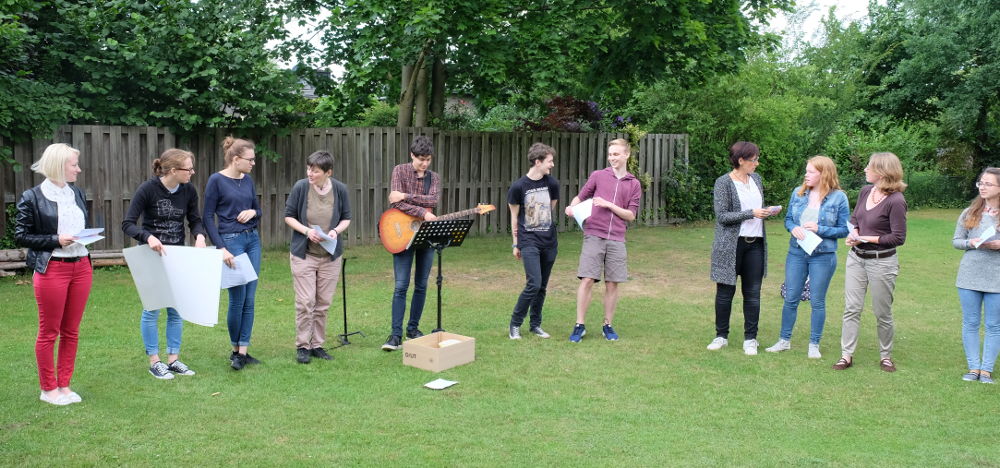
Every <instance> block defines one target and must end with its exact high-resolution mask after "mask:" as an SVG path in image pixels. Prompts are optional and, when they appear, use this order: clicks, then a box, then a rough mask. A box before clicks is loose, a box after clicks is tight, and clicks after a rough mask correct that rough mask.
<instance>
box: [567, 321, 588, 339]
mask: <svg viewBox="0 0 1000 468" xmlns="http://www.w3.org/2000/svg"><path fill="white" fill-rule="evenodd" d="M586 334H587V328H586V327H584V326H583V324H581V323H578V324H576V326H575V327H573V333H570V334H569V341H570V342H571V343H579V342H580V340H582V339H583V335H586Z"/></svg>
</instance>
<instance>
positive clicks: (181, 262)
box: [122, 245, 223, 327]
mask: <svg viewBox="0 0 1000 468" xmlns="http://www.w3.org/2000/svg"><path fill="white" fill-rule="evenodd" d="M164 251H165V252H166V255H164V256H160V254H158V253H156V252H155V251H153V250H152V249H150V248H149V246H148V245H140V246H136V247H129V248H127V249H123V250H122V253H123V254H124V256H125V261H126V262H128V267H129V271H130V272H131V273H132V279H133V281H135V286H136V289H137V290H138V291H139V298H140V300H141V301H142V307H143V308H144V309H146V310H153V309H162V308H164V307H173V308H174V309H177V313H178V314H180V316H181V318H183V319H184V320H187V321H189V322H191V323H196V324H198V325H204V326H207V327H211V326H213V325H215V324H216V323H218V322H219V294H220V293H219V289H220V288H219V282H220V279H221V277H222V268H223V264H222V251H221V250H218V249H198V248H194V247H183V246H172V245H171V246H164Z"/></svg>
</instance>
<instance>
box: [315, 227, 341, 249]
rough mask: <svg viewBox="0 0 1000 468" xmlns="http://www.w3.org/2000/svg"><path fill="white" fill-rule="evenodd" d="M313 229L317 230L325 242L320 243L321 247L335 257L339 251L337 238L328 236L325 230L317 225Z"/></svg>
mask: <svg viewBox="0 0 1000 468" xmlns="http://www.w3.org/2000/svg"><path fill="white" fill-rule="evenodd" d="M312 228H313V229H315V230H316V234H319V236H320V237H321V238H323V242H320V243H319V245H321V246H322V247H323V249H324V250H326V251H327V252H330V255H333V254H334V252H336V251H337V238H336V237H330V236H328V235H326V233H325V232H323V229H322V228H320V227H319V226H317V225H315V224H313V225H312Z"/></svg>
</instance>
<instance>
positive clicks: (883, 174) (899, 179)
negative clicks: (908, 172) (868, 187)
mask: <svg viewBox="0 0 1000 468" xmlns="http://www.w3.org/2000/svg"><path fill="white" fill-rule="evenodd" d="M868 165H869V166H870V167H871V170H872V171H874V172H875V173H876V174H878V175H879V176H880V178H879V181H878V182H876V183H875V188H877V189H879V190H881V191H882V192H883V193H885V194H887V195H888V194H890V193H892V192H900V193H902V192H903V191H904V190H906V183H905V182H903V164H902V163H900V162H899V157H897V156H896V155H895V154H893V153H872V156H871V159H869V160H868Z"/></svg>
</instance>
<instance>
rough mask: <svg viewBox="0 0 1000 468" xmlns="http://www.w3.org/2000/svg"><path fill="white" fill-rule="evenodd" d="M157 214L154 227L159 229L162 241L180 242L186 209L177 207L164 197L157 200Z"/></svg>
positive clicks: (168, 242) (169, 243)
mask: <svg viewBox="0 0 1000 468" xmlns="http://www.w3.org/2000/svg"><path fill="white" fill-rule="evenodd" d="M156 216H157V219H156V220H155V221H153V227H154V228H156V230H157V231H159V234H160V235H159V236H157V237H158V238H159V239H160V242H163V243H164V244H168V245H171V244H178V243H180V242H181V235H182V234H184V222H183V220H184V210H182V209H179V208H175V207H174V204H173V202H171V201H170V200H169V199H166V198H163V199H160V200H157V201H156Z"/></svg>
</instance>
